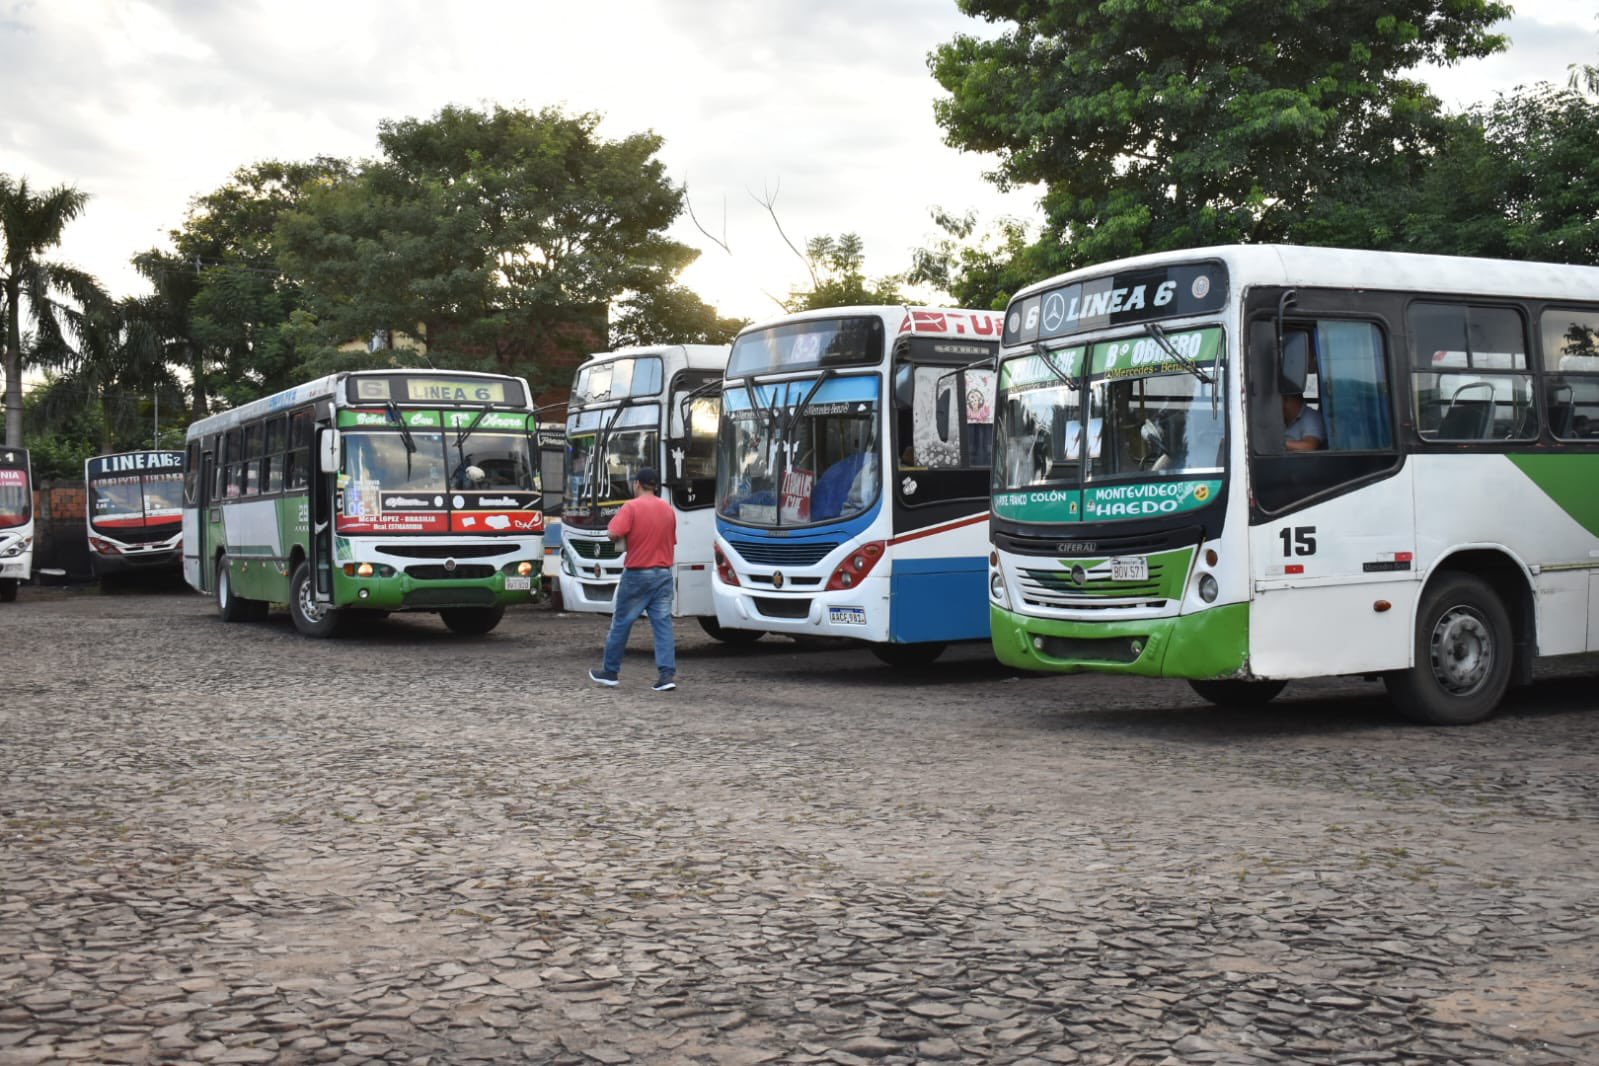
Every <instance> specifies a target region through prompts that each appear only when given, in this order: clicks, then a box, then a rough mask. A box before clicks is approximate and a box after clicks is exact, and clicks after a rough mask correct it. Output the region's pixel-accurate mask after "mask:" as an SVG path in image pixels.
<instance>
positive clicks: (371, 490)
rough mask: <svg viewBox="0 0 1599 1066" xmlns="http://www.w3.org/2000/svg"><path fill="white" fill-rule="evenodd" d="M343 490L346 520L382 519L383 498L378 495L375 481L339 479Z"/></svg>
mask: <svg viewBox="0 0 1599 1066" xmlns="http://www.w3.org/2000/svg"><path fill="white" fill-rule="evenodd" d="M339 481H340V482H341V484H342V487H343V490H344V516H345V517H346V518H362V519H368V520H371V519H378V518H382V517H383V498H382V496H381V495H380V494H379V493H378V483H377V482H376V481H357V480H354V479H352V478H349V477H341V478H340V479H339Z"/></svg>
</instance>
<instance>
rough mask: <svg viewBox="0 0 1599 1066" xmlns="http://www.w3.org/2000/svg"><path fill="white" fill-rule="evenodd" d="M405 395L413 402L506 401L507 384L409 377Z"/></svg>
mask: <svg viewBox="0 0 1599 1066" xmlns="http://www.w3.org/2000/svg"><path fill="white" fill-rule="evenodd" d="M405 396H406V399H408V400H410V401H411V402H413V403H504V402H505V386H504V384H502V383H500V382H498V381H442V380H440V379H437V378H407V379H406V382H405Z"/></svg>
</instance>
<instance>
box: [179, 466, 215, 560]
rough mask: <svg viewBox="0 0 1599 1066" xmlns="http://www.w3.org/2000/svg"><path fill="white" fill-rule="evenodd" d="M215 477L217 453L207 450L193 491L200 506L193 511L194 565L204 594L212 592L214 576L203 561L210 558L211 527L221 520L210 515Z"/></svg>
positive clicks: (185, 539)
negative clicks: (198, 482)
mask: <svg viewBox="0 0 1599 1066" xmlns="http://www.w3.org/2000/svg"><path fill="white" fill-rule="evenodd" d="M216 476H217V453H216V450H215V448H207V449H206V450H205V452H204V453H203V454H202V457H201V460H200V484H199V485H197V486H195V491H196V492H197V493H198V494H199V497H200V505H199V506H198V507H196V508H195V509H194V525H195V531H194V544H195V554H196V556H197V558H196V560H195V563H196V565H197V566H199V568H200V573H199V578H200V582H199V584H200V588H202V589H204V590H205V591H206V592H212V591H214V590H213V589H212V588H211V585H212V582H213V580H214V577H215V576H214V575H213V574H212V572H211V567H209V566H207V565H205V561H206V560H207V559H209V558H211V536H210V534H211V526H212V523H213V522H217V521H220V519H221V516H220V515H213V514H211V507H212V504H213V501H212V499H211V489H212V487H213V486H214V485H215V484H216ZM183 540H184V543H185V544H187V543H188V542H189V531H188V530H187V529H185V530H184V531H183Z"/></svg>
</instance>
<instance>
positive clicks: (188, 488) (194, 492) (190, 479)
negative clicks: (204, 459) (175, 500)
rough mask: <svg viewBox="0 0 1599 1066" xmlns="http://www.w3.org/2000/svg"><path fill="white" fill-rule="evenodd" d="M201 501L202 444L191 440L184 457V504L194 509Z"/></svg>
mask: <svg viewBox="0 0 1599 1066" xmlns="http://www.w3.org/2000/svg"><path fill="white" fill-rule="evenodd" d="M199 500H200V442H199V440H191V441H190V442H189V446H188V447H187V448H186V449H184V455H183V502H184V504H185V505H187V506H189V507H193V506H194V505H195V504H196V503H198V502H199Z"/></svg>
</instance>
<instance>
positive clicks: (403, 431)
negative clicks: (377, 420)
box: [383, 400, 416, 481]
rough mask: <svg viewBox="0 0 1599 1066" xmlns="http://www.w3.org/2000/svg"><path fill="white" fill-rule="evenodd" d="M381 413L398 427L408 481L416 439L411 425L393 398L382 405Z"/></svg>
mask: <svg viewBox="0 0 1599 1066" xmlns="http://www.w3.org/2000/svg"><path fill="white" fill-rule="evenodd" d="M383 414H384V416H385V417H386V418H388V420H389V421H390V422H393V423H394V424H395V425H397V426H399V427H400V443H401V444H403V445H405V480H407V481H410V480H411V457H412V456H414V455H415V454H416V439H415V438H413V437H412V436H411V427H410V426H408V425H406V424H405V418H404V416H402V415H401V414H400V408H399V406H398V405H396V404H395V402H394V401H393V400H390V401H389V402H388V403H387V404H385V405H384V408H383Z"/></svg>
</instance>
